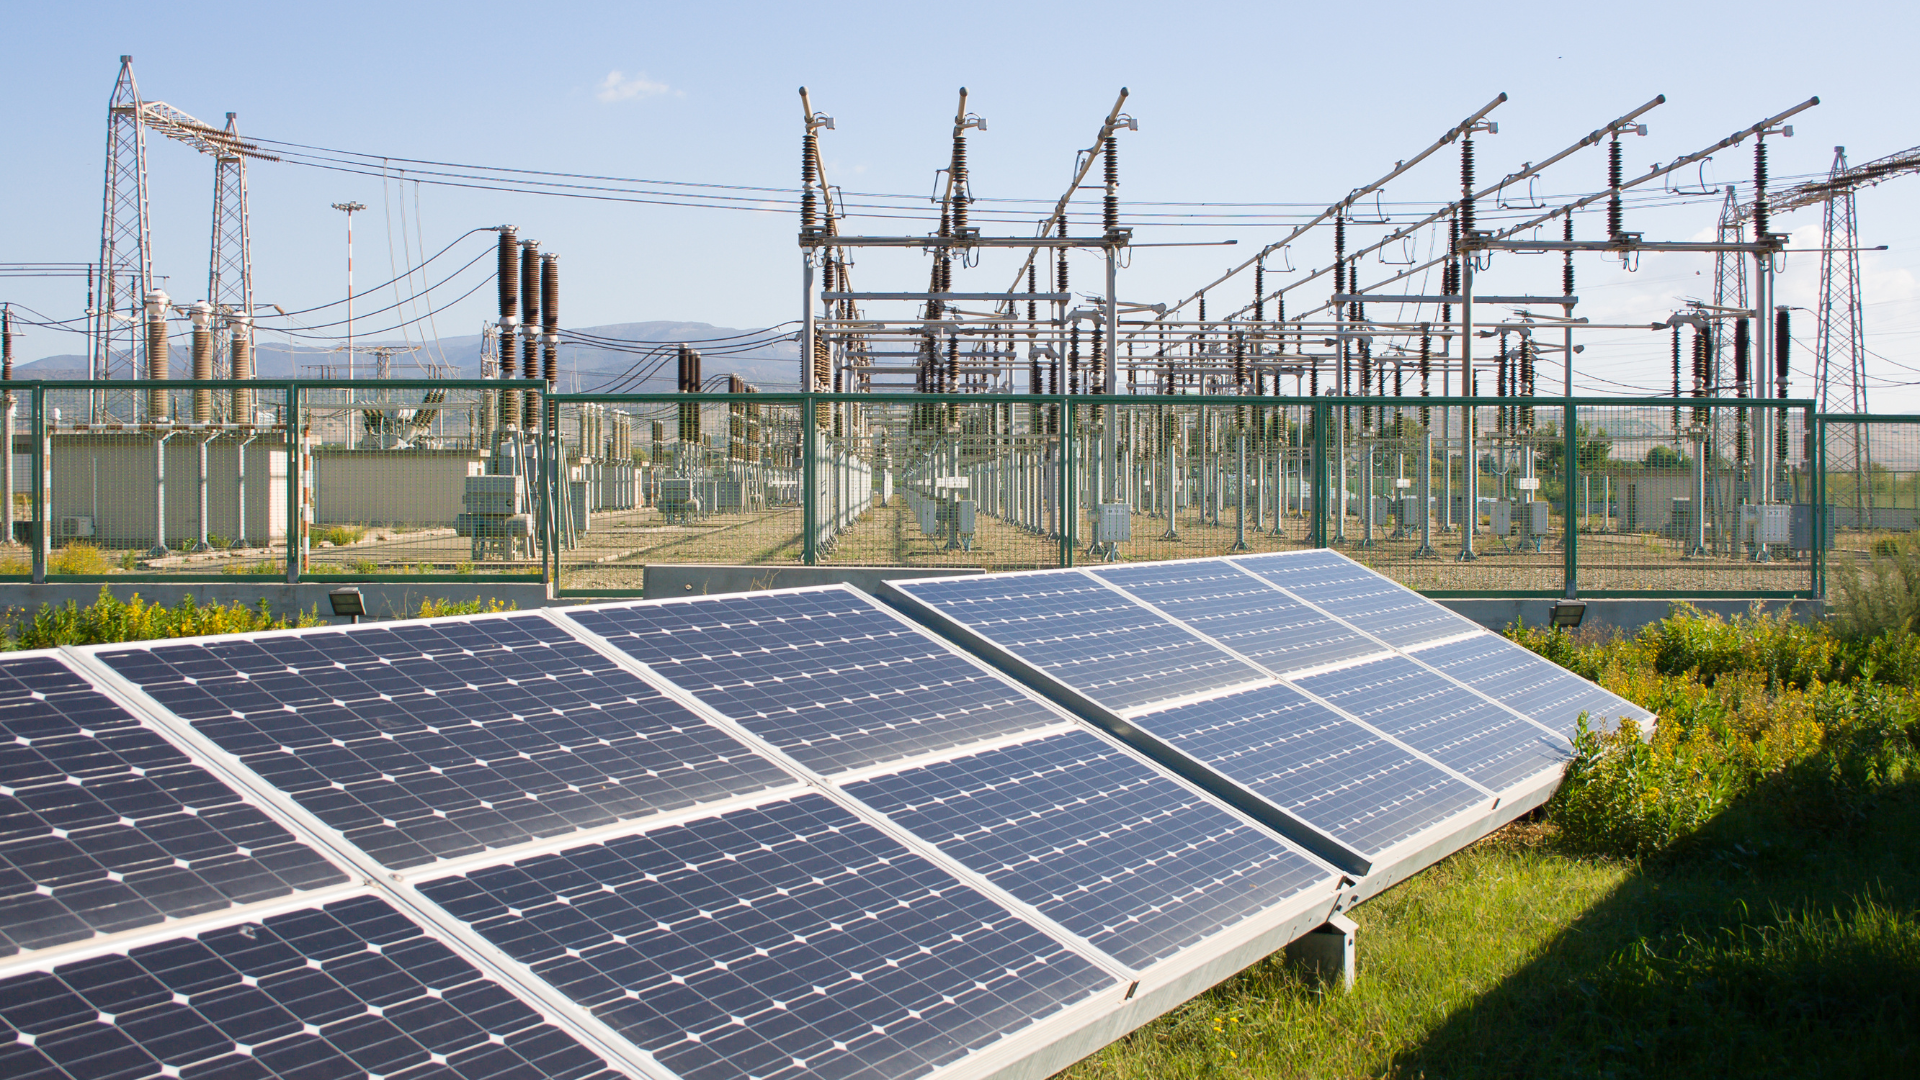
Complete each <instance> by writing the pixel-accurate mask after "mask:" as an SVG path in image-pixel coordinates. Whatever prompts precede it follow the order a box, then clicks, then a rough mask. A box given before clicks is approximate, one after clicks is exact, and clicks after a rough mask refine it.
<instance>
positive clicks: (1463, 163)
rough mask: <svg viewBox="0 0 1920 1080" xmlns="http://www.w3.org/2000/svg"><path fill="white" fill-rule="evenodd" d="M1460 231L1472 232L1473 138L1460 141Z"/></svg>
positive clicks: (1468, 137)
mask: <svg viewBox="0 0 1920 1080" xmlns="http://www.w3.org/2000/svg"><path fill="white" fill-rule="evenodd" d="M1460 229H1461V231H1462V232H1465V233H1472V232H1473V136H1471V135H1467V136H1465V137H1463V138H1461V140H1460Z"/></svg>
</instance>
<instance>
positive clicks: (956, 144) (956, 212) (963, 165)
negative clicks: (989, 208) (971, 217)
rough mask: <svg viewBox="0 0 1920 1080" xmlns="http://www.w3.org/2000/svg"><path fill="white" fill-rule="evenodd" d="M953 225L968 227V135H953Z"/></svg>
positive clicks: (960, 227)
mask: <svg viewBox="0 0 1920 1080" xmlns="http://www.w3.org/2000/svg"><path fill="white" fill-rule="evenodd" d="M951 179H952V181H953V227H954V229H955V230H956V231H958V230H960V229H964V228H966V227H967V137H966V136H965V135H955V136H954V137H953V171H952V174H951Z"/></svg>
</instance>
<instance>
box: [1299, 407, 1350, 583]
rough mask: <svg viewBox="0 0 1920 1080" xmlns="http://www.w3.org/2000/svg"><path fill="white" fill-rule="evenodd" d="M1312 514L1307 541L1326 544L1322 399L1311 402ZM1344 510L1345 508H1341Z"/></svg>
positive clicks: (1325, 419)
mask: <svg viewBox="0 0 1920 1080" xmlns="http://www.w3.org/2000/svg"><path fill="white" fill-rule="evenodd" d="M1311 415H1312V418H1313V516H1312V517H1311V518H1309V519H1308V520H1309V522H1310V523H1311V524H1310V525H1309V526H1308V529H1307V543H1308V544H1310V545H1312V546H1313V547H1317V548H1323V547H1326V546H1327V424H1328V422H1329V416H1330V413H1329V410H1328V409H1327V404H1326V402H1324V401H1319V400H1316V401H1314V403H1313V406H1312V410H1311ZM1341 512H1342V513H1344V512H1345V508H1344V507H1342V508H1341Z"/></svg>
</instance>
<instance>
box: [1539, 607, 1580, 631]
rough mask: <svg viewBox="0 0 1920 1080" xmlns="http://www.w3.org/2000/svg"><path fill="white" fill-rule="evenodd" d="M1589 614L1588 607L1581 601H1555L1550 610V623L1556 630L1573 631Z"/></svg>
mask: <svg viewBox="0 0 1920 1080" xmlns="http://www.w3.org/2000/svg"><path fill="white" fill-rule="evenodd" d="M1586 614H1587V605H1586V603H1585V602H1584V601H1581V600H1555V601H1554V602H1553V607H1552V608H1550V609H1548V621H1549V622H1550V623H1551V624H1552V626H1553V628H1554V629H1555V630H1573V629H1576V628H1577V627H1579V625H1580V620H1581V619H1583V618H1585V617H1586Z"/></svg>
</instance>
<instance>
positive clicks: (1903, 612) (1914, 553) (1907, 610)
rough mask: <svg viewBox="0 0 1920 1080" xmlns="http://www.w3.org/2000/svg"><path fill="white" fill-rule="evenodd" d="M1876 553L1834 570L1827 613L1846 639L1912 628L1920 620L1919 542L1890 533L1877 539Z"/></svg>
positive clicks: (1843, 563) (1847, 562)
mask: <svg viewBox="0 0 1920 1080" xmlns="http://www.w3.org/2000/svg"><path fill="white" fill-rule="evenodd" d="M1872 551H1873V554H1872V555H1871V556H1870V557H1869V558H1868V560H1867V563H1866V565H1865V566H1862V565H1861V564H1860V561H1859V560H1858V559H1851V558H1849V559H1843V560H1841V562H1840V565H1839V567H1838V568H1837V570H1836V571H1835V573H1834V577H1833V585H1834V587H1833V591H1832V595H1831V596H1830V597H1829V598H1828V611H1829V612H1831V613H1832V616H1833V621H1834V624H1835V627H1836V628H1837V629H1838V630H1839V631H1840V633H1841V634H1842V635H1844V636H1847V637H1853V638H1869V637H1874V636H1876V635H1879V634H1884V633H1886V632H1887V631H1889V630H1912V629H1916V623H1915V620H1916V619H1920V540H1916V539H1915V538H1914V537H1913V536H1911V535H1909V536H1901V537H1899V538H1897V539H1896V538H1892V537H1889V538H1885V539H1882V540H1878V541H1875V542H1874V544H1873V548H1872Z"/></svg>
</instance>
